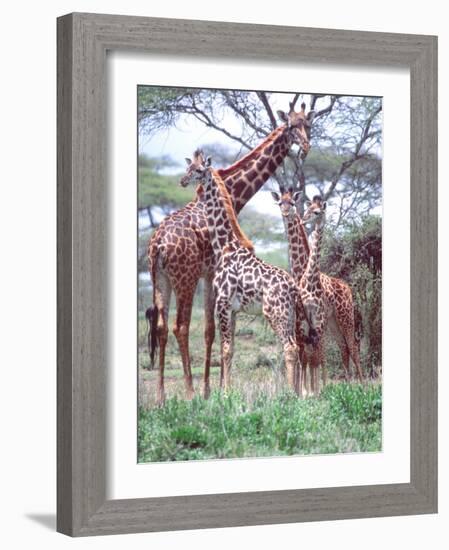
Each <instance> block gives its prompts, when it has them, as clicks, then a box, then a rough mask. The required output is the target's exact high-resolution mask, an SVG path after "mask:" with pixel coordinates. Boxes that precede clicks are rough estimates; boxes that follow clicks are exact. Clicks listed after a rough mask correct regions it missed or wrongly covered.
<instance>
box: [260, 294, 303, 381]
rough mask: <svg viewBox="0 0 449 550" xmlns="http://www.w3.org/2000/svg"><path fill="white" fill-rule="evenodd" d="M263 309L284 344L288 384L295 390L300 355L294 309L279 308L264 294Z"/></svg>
mask: <svg viewBox="0 0 449 550" xmlns="http://www.w3.org/2000/svg"><path fill="white" fill-rule="evenodd" d="M262 311H263V314H264V316H265V318H266V319H267V321H268V322H269V324H270V325H271V328H272V329H273V331H274V333H275V334H276V335H277V337H278V338H279V340H280V342H281V344H282V347H283V351H284V361H285V370H286V374H287V384H288V385H289V386H290V388H291V389H292V390H293V391H295V388H296V387H295V371H296V370H297V365H298V362H299V361H300V357H299V353H298V346H297V344H296V326H295V324H294V323H293V321H294V319H295V314H294V311H293V313H292V311H291V310H290V309H288V308H282V309H277V308H276V306H275V305H273V304H272V303H270V298H269V297H268V296H266V297H265V296H264V301H263V304H262Z"/></svg>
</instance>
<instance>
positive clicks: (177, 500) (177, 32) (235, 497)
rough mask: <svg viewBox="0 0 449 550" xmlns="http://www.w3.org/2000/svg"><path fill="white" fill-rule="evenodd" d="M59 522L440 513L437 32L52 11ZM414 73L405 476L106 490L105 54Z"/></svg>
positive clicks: (136, 525) (163, 526)
mask: <svg viewBox="0 0 449 550" xmlns="http://www.w3.org/2000/svg"><path fill="white" fill-rule="evenodd" d="M57 24H58V63H57V66H58V388H57V389H58V447H57V448H58V490H57V497H58V504H57V529H58V531H60V532H62V533H65V534H68V535H72V536H83V535H100V534H115V533H133V532H143V531H164V530H179V529H197V528H212V527H229V526H238V525H261V524H274V523H288V522H303V521H317V520H332V519H343V518H366V517H375V516H394V515H406V514H425V513H434V512H436V511H437V38H436V37H434V36H421V35H405V34H387V33H373V32H355V31H344V30H329V29H310V28H299V27H280V26H268V25H247V24H236V23H218V22H209V21H188V20H175V19H153V18H143V17H127V16H126V17H125V16H117V15H97V14H81V13H74V14H70V15H66V16H63V17H60V18H59V19H58V23H57ZM108 50H133V51H136V52H149V53H156V54H161V53H163V54H171V55H175V56H176V55H180V54H181V53H182V54H183V55H190V56H196V57H203V58H204V57H211V56H215V57H219V58H228V59H231V60H232V59H233V58H234V59H235V58H237V57H245V58H248V59H260V60H271V61H276V60H279V61H280V60H284V61H285V60H288V61H308V62H325V63H331V64H332V63H339V64H341V63H357V64H366V65H375V64H378V65H389V66H392V67H404V66H405V67H408V68H409V69H410V79H411V88H410V94H411V96H410V98H411V113H410V117H411V141H410V145H411V182H410V185H411V227H410V231H411V266H410V269H411V296H410V300H411V339H410V340H411V350H410V351H411V355H410V356H411V363H410V369H411V410H410V423H411V434H410V436H411V440H410V441H411V448H410V457H411V465H410V468H411V469H410V472H411V475H410V483H401V484H387V485H370V486H351V487H338V488H337V487H335V488H325V489H304V490H303V489H301V490H282V491H262V492H250V493H248V492H242V493H231V494H213V495H195V496H176V497H175V496H173V497H163V498H144V499H129V500H112V501H110V500H109V501H108V500H107V499H106V496H105V495H106V472H105V464H106V442H105V440H106V394H105V387H106V372H107V361H108V356H107V350H106V323H105V316H106V314H107V308H106V305H107V272H106V260H107V256H106V249H107V239H108V235H107V219H106V210H107V209H106V203H107V186H106V146H105V141H106V140H105V135H106V124H105V123H106V102H105V95H106V78H105V66H106V52H107V51H108Z"/></svg>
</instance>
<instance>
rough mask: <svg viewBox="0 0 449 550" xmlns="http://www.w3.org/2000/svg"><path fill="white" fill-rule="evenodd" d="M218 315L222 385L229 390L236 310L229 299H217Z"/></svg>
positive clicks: (225, 389)
mask: <svg viewBox="0 0 449 550" xmlns="http://www.w3.org/2000/svg"><path fill="white" fill-rule="evenodd" d="M217 316H218V322H219V325H220V338H221V373H220V387H221V388H222V389H224V391H225V392H227V391H228V390H229V389H230V386H231V366H232V356H233V354H234V333H235V317H236V314H235V312H233V311H232V309H231V307H230V305H229V303H228V301H227V300H220V299H218V300H217Z"/></svg>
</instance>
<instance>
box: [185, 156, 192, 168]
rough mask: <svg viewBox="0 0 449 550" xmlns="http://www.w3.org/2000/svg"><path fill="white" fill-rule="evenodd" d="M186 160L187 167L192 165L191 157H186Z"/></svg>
mask: <svg viewBox="0 0 449 550" xmlns="http://www.w3.org/2000/svg"><path fill="white" fill-rule="evenodd" d="M184 160H185V161H186V164H187V166H190V165H191V164H192V159H189V157H186V158H185V159H184Z"/></svg>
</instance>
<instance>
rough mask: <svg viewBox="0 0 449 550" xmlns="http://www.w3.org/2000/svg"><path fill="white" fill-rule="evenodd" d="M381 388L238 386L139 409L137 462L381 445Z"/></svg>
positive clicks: (372, 448)
mask: <svg viewBox="0 0 449 550" xmlns="http://www.w3.org/2000/svg"><path fill="white" fill-rule="evenodd" d="M381 414H382V397H381V386H380V385H377V384H370V385H366V386H361V385H358V384H347V383H331V384H329V385H327V386H326V387H325V388H324V389H323V391H322V392H321V395H320V396H319V397H311V398H307V399H302V400H301V399H298V398H297V396H296V395H294V394H293V393H291V392H290V391H288V390H282V391H280V392H279V393H277V394H273V393H267V392H265V391H260V392H258V393H257V392H255V393H253V394H252V395H251V398H250V399H248V395H247V393H246V392H245V391H244V389H243V388H242V387H241V388H237V389H235V390H232V391H231V392H230V393H228V394H227V395H224V394H223V393H221V392H219V391H218V390H214V391H213V392H212V394H211V396H210V398H209V399H208V400H204V399H203V398H201V397H199V396H197V397H195V398H194V399H193V400H192V401H186V400H183V399H181V398H179V397H178V396H177V395H175V396H173V397H169V398H168V399H167V401H166V403H165V405H164V406H163V407H152V408H144V407H143V406H141V407H140V409H139V427H138V445H139V462H153V461H158V462H159V461H175V460H198V459H214V458H241V457H256V456H257V457H261V456H286V455H295V454H318V453H319V454H328V453H345V452H368V451H380V450H381Z"/></svg>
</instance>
